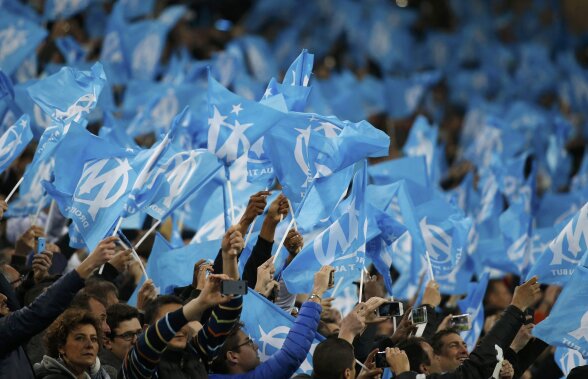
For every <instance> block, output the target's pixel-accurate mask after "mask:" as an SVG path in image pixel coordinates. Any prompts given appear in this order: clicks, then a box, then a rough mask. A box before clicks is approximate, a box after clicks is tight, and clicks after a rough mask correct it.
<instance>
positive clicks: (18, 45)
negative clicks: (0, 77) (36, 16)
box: [0, 10, 47, 76]
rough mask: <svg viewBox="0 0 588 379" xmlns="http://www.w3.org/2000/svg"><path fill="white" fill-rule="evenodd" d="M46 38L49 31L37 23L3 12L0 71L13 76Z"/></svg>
mask: <svg viewBox="0 0 588 379" xmlns="http://www.w3.org/2000/svg"><path fill="white" fill-rule="evenodd" d="M46 36H47V31H46V30H45V29H44V28H41V27H40V26H38V25H37V24H36V23H34V22H31V21H30V20H28V19H26V18H22V17H19V16H16V15H14V14H12V13H10V12H8V11H5V10H3V11H2V14H0V70H2V71H4V72H5V73H6V74H7V75H9V76H11V75H12V74H13V73H14V72H15V71H16V70H17V69H18V68H19V66H20V65H21V64H22V63H23V61H24V60H25V59H26V58H27V57H29V55H30V54H31V53H34V51H35V49H36V48H37V45H38V44H39V43H41V41H43V39H45V37H46Z"/></svg>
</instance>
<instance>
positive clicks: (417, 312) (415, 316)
mask: <svg viewBox="0 0 588 379" xmlns="http://www.w3.org/2000/svg"><path fill="white" fill-rule="evenodd" d="M411 316H412V323H413V324H426V323H427V308H426V307H420V308H415V309H413V310H412V312H411Z"/></svg>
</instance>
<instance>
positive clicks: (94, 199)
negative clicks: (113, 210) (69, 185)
mask: <svg viewBox="0 0 588 379" xmlns="http://www.w3.org/2000/svg"><path fill="white" fill-rule="evenodd" d="M114 161H115V162H116V167H113V168H112V169H109V170H107V171H106V172H102V171H103V169H104V167H105V166H106V165H107V164H108V163H109V162H112V160H111V159H100V160H96V161H93V162H90V163H86V165H85V166H84V172H83V174H82V177H81V179H80V182H79V183H78V188H77V190H76V194H75V196H74V200H75V201H77V202H80V203H82V204H86V205H88V206H89V207H88V213H89V214H90V216H91V217H92V219H96V214H97V213H98V211H99V210H100V209H102V208H108V207H110V206H112V205H113V204H114V203H116V201H117V200H118V199H120V198H121V197H122V196H123V195H124V194H125V192H126V191H127V187H128V185H129V171H131V170H132V168H131V166H130V165H129V162H128V160H127V159H120V158H114ZM96 187H99V190H98V191H97V192H96V194H95V195H94V196H91V197H90V196H87V197H84V195H87V194H89V193H90V192H92V191H93V190H94V188H96ZM113 190H115V191H113Z"/></svg>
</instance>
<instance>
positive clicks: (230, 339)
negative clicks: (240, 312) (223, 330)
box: [210, 321, 244, 374]
mask: <svg viewBox="0 0 588 379" xmlns="http://www.w3.org/2000/svg"><path fill="white" fill-rule="evenodd" d="M243 327H244V324H243V323H242V322H240V321H239V322H237V323H236V324H235V325H234V326H233V328H232V329H231V330H230V331H229V334H227V338H226V339H225V343H224V345H223V346H222V347H221V348H220V349H219V352H218V355H217V356H216V357H215V358H214V359H213V360H212V362H211V364H210V369H211V371H212V372H213V373H215V374H228V373H229V365H228V364H227V353H228V352H229V351H232V350H234V349H235V345H237V343H238V342H239V341H238V340H237V338H238V337H237V333H238V332H239V330H241V328H243Z"/></svg>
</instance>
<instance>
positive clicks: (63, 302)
mask: <svg viewBox="0 0 588 379" xmlns="http://www.w3.org/2000/svg"><path fill="white" fill-rule="evenodd" d="M83 287H84V280H83V279H82V278H80V276H79V275H78V273H77V272H76V271H75V270H74V271H72V272H70V273H69V274H67V275H65V276H63V277H61V278H60V279H59V280H58V281H57V282H55V283H54V284H53V285H52V286H51V287H49V288H48V289H47V292H45V293H44V294H42V295H41V296H39V297H38V298H37V299H36V300H35V301H34V302H32V303H31V304H30V305H29V306H27V307H24V308H21V309H17V310H13V312H12V313H11V314H9V315H8V316H6V317H2V318H0V379H11V378H19V379H28V378H34V376H33V370H32V367H31V364H30V362H29V359H28V357H27V355H26V354H25V351H24V349H23V345H24V344H25V343H26V342H27V341H28V340H29V339H30V338H31V337H32V336H34V335H35V334H37V333H40V332H41V331H43V330H45V329H46V328H47V327H48V326H49V325H50V324H51V323H52V322H53V321H54V320H55V319H56V318H57V316H59V315H60V314H61V313H62V312H63V311H64V310H65V309H66V308H67V307H68V306H69V304H70V302H71V300H72V299H73V297H74V296H75V294H76V293H77V292H78V291H79V290H80V289H81V288H83ZM0 292H2V293H3V294H5V295H6V296H8V294H7V293H10V292H11V291H10V284H9V283H8V282H7V281H6V280H5V279H4V277H3V276H2V275H0ZM11 310H12V309H11Z"/></svg>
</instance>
